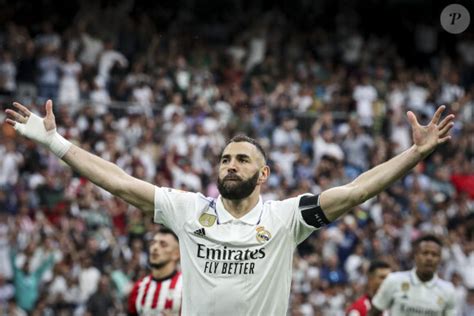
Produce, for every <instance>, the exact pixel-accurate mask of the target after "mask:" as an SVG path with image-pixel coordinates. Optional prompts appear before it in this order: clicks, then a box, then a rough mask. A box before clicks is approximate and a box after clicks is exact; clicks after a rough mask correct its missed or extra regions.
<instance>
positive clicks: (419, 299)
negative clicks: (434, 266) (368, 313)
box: [372, 269, 455, 316]
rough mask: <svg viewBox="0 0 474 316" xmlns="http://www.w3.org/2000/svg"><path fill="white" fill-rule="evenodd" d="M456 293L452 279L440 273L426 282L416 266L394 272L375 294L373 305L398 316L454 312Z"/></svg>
mask: <svg viewBox="0 0 474 316" xmlns="http://www.w3.org/2000/svg"><path fill="white" fill-rule="evenodd" d="M454 295H455V291H454V286H453V285H452V283H450V282H448V281H445V280H442V279H440V278H439V277H438V276H437V275H435V276H434V277H433V279H431V280H430V281H428V282H422V281H421V280H420V279H419V278H418V276H417V275H416V272H415V269H412V270H410V271H402V272H393V273H390V274H389V275H388V276H387V278H385V280H384V281H383V283H382V285H381V286H380V288H379V289H378V291H377V293H376V294H375V296H374V297H373V299H372V305H373V306H375V307H376V308H377V309H379V310H389V311H390V315H397V316H398V315H400V316H404V315H413V316H416V315H420V316H421V315H429V316H451V315H453V316H454V315H455V296H454Z"/></svg>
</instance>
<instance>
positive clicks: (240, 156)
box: [221, 154, 250, 159]
mask: <svg viewBox="0 0 474 316" xmlns="http://www.w3.org/2000/svg"><path fill="white" fill-rule="evenodd" d="M230 157H231V155H229V154H225V155H222V156H221V159H224V158H230ZM236 157H237V159H242V158H247V159H250V156H249V155H247V154H237V155H236Z"/></svg>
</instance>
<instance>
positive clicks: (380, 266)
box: [367, 260, 390, 274]
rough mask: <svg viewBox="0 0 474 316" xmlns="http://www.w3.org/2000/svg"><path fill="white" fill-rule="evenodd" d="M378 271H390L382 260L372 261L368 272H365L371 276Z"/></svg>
mask: <svg viewBox="0 0 474 316" xmlns="http://www.w3.org/2000/svg"><path fill="white" fill-rule="evenodd" d="M378 269H390V265H389V264H388V263H387V262H385V261H382V260H374V261H372V262H371V263H370V265H369V270H368V271H367V272H368V274H372V273H374V272H375V270H378Z"/></svg>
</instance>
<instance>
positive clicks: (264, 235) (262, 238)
mask: <svg viewBox="0 0 474 316" xmlns="http://www.w3.org/2000/svg"><path fill="white" fill-rule="evenodd" d="M255 230H256V231H257V241H258V242H259V243H261V244H263V243H264V242H267V241H269V240H270V238H272V234H270V232H269V231H268V230H265V227H263V226H258V227H257V228H256V229H255Z"/></svg>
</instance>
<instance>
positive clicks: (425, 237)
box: [413, 234, 443, 249]
mask: <svg viewBox="0 0 474 316" xmlns="http://www.w3.org/2000/svg"><path fill="white" fill-rule="evenodd" d="M424 241H432V242H434V243H436V244H438V246H440V247H441V248H442V247H443V242H442V241H441V239H440V238H439V237H437V236H436V235H433V234H426V235H423V236H421V237H418V238H417V239H415V241H414V242H413V249H417V248H418V247H419V246H420V244H421V243H422V242H424Z"/></svg>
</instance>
